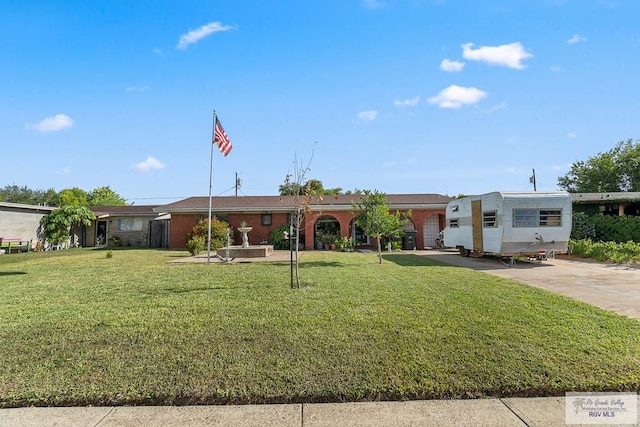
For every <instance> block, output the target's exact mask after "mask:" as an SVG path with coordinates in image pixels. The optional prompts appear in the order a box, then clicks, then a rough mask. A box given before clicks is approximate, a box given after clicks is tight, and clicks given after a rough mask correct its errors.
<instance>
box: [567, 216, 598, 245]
mask: <svg viewBox="0 0 640 427" xmlns="http://www.w3.org/2000/svg"><path fill="white" fill-rule="evenodd" d="M571 238H572V239H574V240H582V239H595V238H596V227H595V226H594V225H593V224H592V223H591V222H589V215H587V214H586V213H584V212H574V213H573V221H572V225H571Z"/></svg>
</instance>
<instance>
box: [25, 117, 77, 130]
mask: <svg viewBox="0 0 640 427" xmlns="http://www.w3.org/2000/svg"><path fill="white" fill-rule="evenodd" d="M25 127H26V128H27V129H35V130H37V131H38V132H42V133H47V132H58V131H61V130H64V129H68V128H71V127H73V119H72V118H71V117H69V116H67V115H66V114H56V115H55V116H52V117H46V118H44V119H43V120H42V121H40V122H39V123H36V124H35V125H32V124H31V123H27V124H26V125H25Z"/></svg>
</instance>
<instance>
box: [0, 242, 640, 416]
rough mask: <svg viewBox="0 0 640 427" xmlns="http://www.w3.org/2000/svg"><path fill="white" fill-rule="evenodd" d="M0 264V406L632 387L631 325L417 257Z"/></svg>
mask: <svg viewBox="0 0 640 427" xmlns="http://www.w3.org/2000/svg"><path fill="white" fill-rule="evenodd" d="M186 255H188V254H187V252H178V251H158V250H124V249H123V250H114V251H113V257H112V258H107V257H106V251H100V250H85V249H72V250H66V251H55V252H47V253H28V254H15V255H6V256H0V290H1V292H2V294H1V295H2V297H1V298H0V343H1V345H0V406H26V405H89V404H91V405H114V404H115V405H120V404H214V403H216V404H217V403H266V402H272V403H274V402H327V401H359V400H374V399H375V400H377V399H380V400H388V399H430V398H472V397H482V396H541V395H560V394H563V393H564V392H565V391H570V390H576V391H589V390H591V391H614V390H615V391H639V390H640V322H638V321H636V320H631V319H628V318H624V317H621V316H618V315H615V314H612V313H609V312H606V311H604V310H600V309H598V308H595V307H592V306H589V305H586V304H583V303H580V302H577V301H574V300H571V299H569V298H565V297H562V296H558V295H555V294H551V293H548V292H545V291H543V290H540V289H536V288H532V287H528V286H525V285H521V284H518V283H516V282H513V281H509V280H506V279H502V278H498V277H495V276H491V275H488V274H484V273H479V272H475V271H472V270H468V269H463V268H458V267H452V266H446V265H443V264H439V263H437V262H436V261H433V260H430V259H428V258H426V257H419V256H416V255H413V254H386V255H385V258H384V262H383V264H381V265H379V264H378V259H377V255H376V254H360V253H336V252H308V253H303V254H302V257H301V276H302V288H301V289H297V290H292V289H289V264H288V263H270V262H267V263H252V264H244V263H243V264H234V265H221V264H211V265H206V264H192V263H190V264H174V263H169V262H168V261H171V260H175V259H178V258H179V257H184V256H186Z"/></svg>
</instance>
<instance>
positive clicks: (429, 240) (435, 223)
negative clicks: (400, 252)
mask: <svg viewBox="0 0 640 427" xmlns="http://www.w3.org/2000/svg"><path fill="white" fill-rule="evenodd" d="M439 232H440V221H439V220H438V215H437V214H436V215H431V216H429V217H427V219H426V220H425V221H424V237H423V238H424V241H423V244H424V247H425V248H426V247H433V246H434V244H435V241H436V239H437V238H438V233H439Z"/></svg>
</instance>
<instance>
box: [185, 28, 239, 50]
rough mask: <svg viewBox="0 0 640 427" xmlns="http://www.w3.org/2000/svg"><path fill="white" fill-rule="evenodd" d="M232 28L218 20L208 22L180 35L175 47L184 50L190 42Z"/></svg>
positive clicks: (195, 41) (192, 42)
mask: <svg viewBox="0 0 640 427" xmlns="http://www.w3.org/2000/svg"><path fill="white" fill-rule="evenodd" d="M232 28H233V27H231V26H230V25H222V23H220V22H210V23H208V24H206V25H203V26H202V27H200V28H198V29H195V30H191V31H189V32H188V33H187V34H183V35H182V36H181V37H180V41H178V45H177V46H176V49H181V50H185V49H186V48H187V47H189V45H190V44H194V43H197V42H199V41H200V40H202V39H203V38H205V37H207V36H208V35H210V34H213V33H217V32H220V31H229V30H231V29H232Z"/></svg>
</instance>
